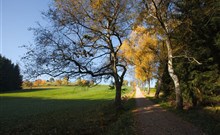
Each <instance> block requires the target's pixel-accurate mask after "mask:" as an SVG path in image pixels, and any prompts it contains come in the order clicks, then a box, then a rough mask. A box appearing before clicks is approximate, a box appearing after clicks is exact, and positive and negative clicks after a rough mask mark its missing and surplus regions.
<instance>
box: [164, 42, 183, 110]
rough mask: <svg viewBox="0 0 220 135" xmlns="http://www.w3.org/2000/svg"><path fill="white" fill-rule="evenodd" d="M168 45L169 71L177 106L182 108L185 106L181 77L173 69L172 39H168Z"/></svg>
mask: <svg viewBox="0 0 220 135" xmlns="http://www.w3.org/2000/svg"><path fill="white" fill-rule="evenodd" d="M166 46H167V53H168V72H169V75H170V77H171V78H172V80H173V83H174V86H175V93H176V108H177V109H182V108H183V98H182V91H181V89H180V83H179V79H178V77H177V75H176V74H175V73H174V69H173V59H172V57H173V54H172V48H171V43H170V39H167V40H166Z"/></svg>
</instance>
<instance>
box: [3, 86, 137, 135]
mask: <svg viewBox="0 0 220 135" xmlns="http://www.w3.org/2000/svg"><path fill="white" fill-rule="evenodd" d="M129 91H130V88H129V89H128V90H126V91H124V92H123V93H126V92H129ZM114 95H115V90H109V89H108V86H96V87H92V88H85V87H84V88H83V87H54V88H40V89H32V90H21V91H14V92H8V93H1V94H0V122H1V123H0V134H1V135H2V134H103V133H107V132H109V131H112V130H109V131H108V129H109V127H111V126H112V125H115V124H114V123H118V120H119V118H120V119H121V115H123V114H126V115H125V116H122V118H123V117H125V119H126V120H125V121H126V122H128V121H130V120H128V119H127V117H129V118H130V116H129V115H130V114H129V113H127V112H128V111H129V108H130V106H132V104H133V101H132V100H130V101H129V102H130V103H129V102H127V103H126V104H127V105H126V104H125V106H127V110H126V111H121V112H117V111H116V110H115V108H114V105H113V104H112V103H113V99H114ZM121 121H122V120H121ZM130 124H132V121H130ZM119 125H120V124H119ZM115 128H118V127H115ZM123 132H124V131H123ZM126 132H127V131H126ZM131 132H132V131H131Z"/></svg>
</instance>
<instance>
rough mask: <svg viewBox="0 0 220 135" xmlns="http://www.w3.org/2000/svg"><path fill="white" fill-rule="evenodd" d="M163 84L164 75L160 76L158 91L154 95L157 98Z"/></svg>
mask: <svg viewBox="0 0 220 135" xmlns="http://www.w3.org/2000/svg"><path fill="white" fill-rule="evenodd" d="M161 84H162V76H159V79H158V84H157V89H156V93H155V95H154V97H155V98H159V94H160V89H161Z"/></svg>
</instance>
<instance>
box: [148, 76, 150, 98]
mask: <svg viewBox="0 0 220 135" xmlns="http://www.w3.org/2000/svg"><path fill="white" fill-rule="evenodd" d="M147 82H148V92H147V94H148V95H149V94H150V79H148V80H147Z"/></svg>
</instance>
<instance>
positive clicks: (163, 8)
mask: <svg viewBox="0 0 220 135" xmlns="http://www.w3.org/2000/svg"><path fill="white" fill-rule="evenodd" d="M141 6H142V11H141V13H140V16H139V18H138V21H139V22H141V23H143V22H145V24H146V25H147V27H148V28H149V29H151V30H152V32H154V33H156V34H157V35H158V37H159V39H160V40H162V41H164V42H165V45H166V49H167V59H168V61H167V63H168V64H167V65H168V71H169V75H170V77H171V78H172V80H173V83H174V87H175V93H176V108H177V109H182V108H183V98H182V91H181V89H180V82H179V78H178V76H177V75H176V73H175V72H174V67H173V48H172V47H173V44H172V40H171V34H172V32H173V31H174V29H175V28H176V27H177V26H178V25H179V22H178V21H177V20H176V19H174V18H173V15H174V14H175V13H176V12H175V3H174V2H173V1H172V0H143V1H142V2H141Z"/></svg>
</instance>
